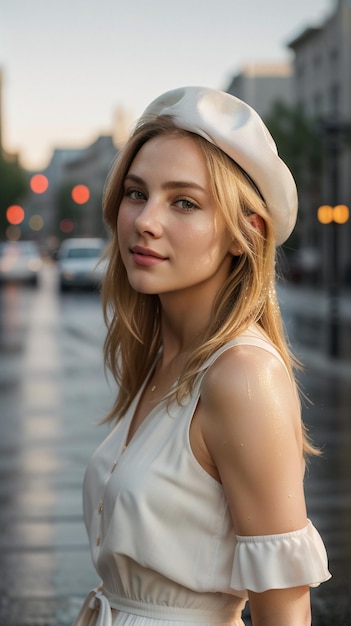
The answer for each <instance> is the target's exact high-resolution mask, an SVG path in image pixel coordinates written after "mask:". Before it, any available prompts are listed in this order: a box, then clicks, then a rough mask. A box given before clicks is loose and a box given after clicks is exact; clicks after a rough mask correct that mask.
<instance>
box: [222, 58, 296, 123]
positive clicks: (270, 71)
mask: <svg viewBox="0 0 351 626" xmlns="http://www.w3.org/2000/svg"><path fill="white" fill-rule="evenodd" d="M225 91H226V92H227V93H230V94H232V95H233V96H237V97H238V98H240V99H241V100H244V101H245V102H247V104H249V105H250V106H252V107H253V108H254V109H255V110H256V111H257V112H258V113H259V114H260V116H261V117H262V118H265V117H267V115H269V114H270V112H271V109H272V105H273V104H274V102H276V101H278V100H279V101H280V102H286V103H288V104H291V102H293V101H294V93H293V68H292V65H291V64H290V63H249V64H247V65H245V66H244V67H243V69H242V70H241V71H240V73H239V74H237V75H236V76H234V77H233V79H232V81H231V83H230V85H229V86H228V87H227V88H226V89H225Z"/></svg>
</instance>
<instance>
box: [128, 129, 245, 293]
mask: <svg viewBox="0 0 351 626" xmlns="http://www.w3.org/2000/svg"><path fill="white" fill-rule="evenodd" d="M208 178H209V176H208V172H207V168H206V163H205V160H204V156H203V154H202V152H201V150H200V148H199V147H198V145H197V144H196V143H195V142H194V141H193V140H192V139H191V138H187V137H177V136H173V135H166V136H160V137H155V138H153V139H151V140H149V141H148V142H147V143H146V144H144V146H143V147H142V148H141V149H140V151H139V152H138V154H137V155H136V157H135V159H134V161H133V162H132V164H131V167H130V169H129V171H128V173H127V175H126V178H125V182H124V196H123V199H122V202H121V205H120V208H119V213H118V241H119V246H120V251H121V256H122V260H123V263H124V265H125V268H126V271H127V274H128V279H129V282H130V284H131V285H132V287H133V288H134V289H135V290H136V291H139V292H141V293H147V294H159V295H161V294H169V293H174V292H184V291H186V292H187V293H188V294H189V290H199V289H200V291H199V293H203V290H205V291H208V293H209V294H211V293H212V295H213V296H214V295H215V293H217V291H218V289H219V288H220V286H221V285H222V284H223V282H224V281H225V279H226V278H227V276H228V273H229V270H230V265H231V260H232V254H235V244H233V240H232V237H231V236H230V235H229V232H228V231H227V229H226V226H225V224H224V220H223V218H222V216H221V215H220V213H219V211H218V209H217V208H216V205H215V202H214V198H213V196H212V193H211V190H210V184H209V180H208Z"/></svg>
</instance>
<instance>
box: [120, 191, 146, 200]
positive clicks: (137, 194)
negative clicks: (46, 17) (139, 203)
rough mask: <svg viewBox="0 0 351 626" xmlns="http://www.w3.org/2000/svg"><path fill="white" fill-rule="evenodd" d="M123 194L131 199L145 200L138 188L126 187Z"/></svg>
mask: <svg viewBox="0 0 351 626" xmlns="http://www.w3.org/2000/svg"><path fill="white" fill-rule="evenodd" d="M124 193H125V196H127V197H128V198H131V199H132V200H145V194H144V193H143V192H142V191H139V189H126V191H125V192H124Z"/></svg>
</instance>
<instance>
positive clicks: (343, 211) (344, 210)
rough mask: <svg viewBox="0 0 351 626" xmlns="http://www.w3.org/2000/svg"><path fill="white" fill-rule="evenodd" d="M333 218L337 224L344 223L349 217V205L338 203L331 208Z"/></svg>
mask: <svg viewBox="0 0 351 626" xmlns="http://www.w3.org/2000/svg"><path fill="white" fill-rule="evenodd" d="M333 219H334V222H336V223H337V224H346V222H347V221H348V219H349V207H348V206H346V204H338V205H337V206H335V207H334V209H333Z"/></svg>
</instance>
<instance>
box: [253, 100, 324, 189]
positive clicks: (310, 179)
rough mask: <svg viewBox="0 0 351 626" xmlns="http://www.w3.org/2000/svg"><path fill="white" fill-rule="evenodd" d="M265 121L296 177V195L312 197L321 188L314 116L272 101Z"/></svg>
mask: <svg viewBox="0 0 351 626" xmlns="http://www.w3.org/2000/svg"><path fill="white" fill-rule="evenodd" d="M265 122H266V124H267V127H268V128H269V130H270V132H271V133H272V135H273V137H274V139H275V141H276V143H277V146H278V150H279V154H280V156H281V158H282V159H283V161H285V162H286V164H287V165H288V167H289V168H290V170H291V172H292V174H293V176H294V178H295V180H296V184H297V187H298V189H299V192H300V195H301V196H303V197H305V198H306V197H307V198H308V197H309V198H310V199H314V198H315V196H316V195H319V193H320V189H321V184H320V183H321V176H322V172H323V150H324V147H323V141H322V137H321V135H320V133H319V132H318V125H317V120H315V119H313V118H310V117H308V116H307V115H306V114H305V113H304V112H303V110H302V109H301V107H298V106H297V107H289V106H288V105H287V104H285V103H283V102H276V103H275V104H274V105H273V108H272V112H271V114H270V115H269V116H268V118H266V119H265Z"/></svg>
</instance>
